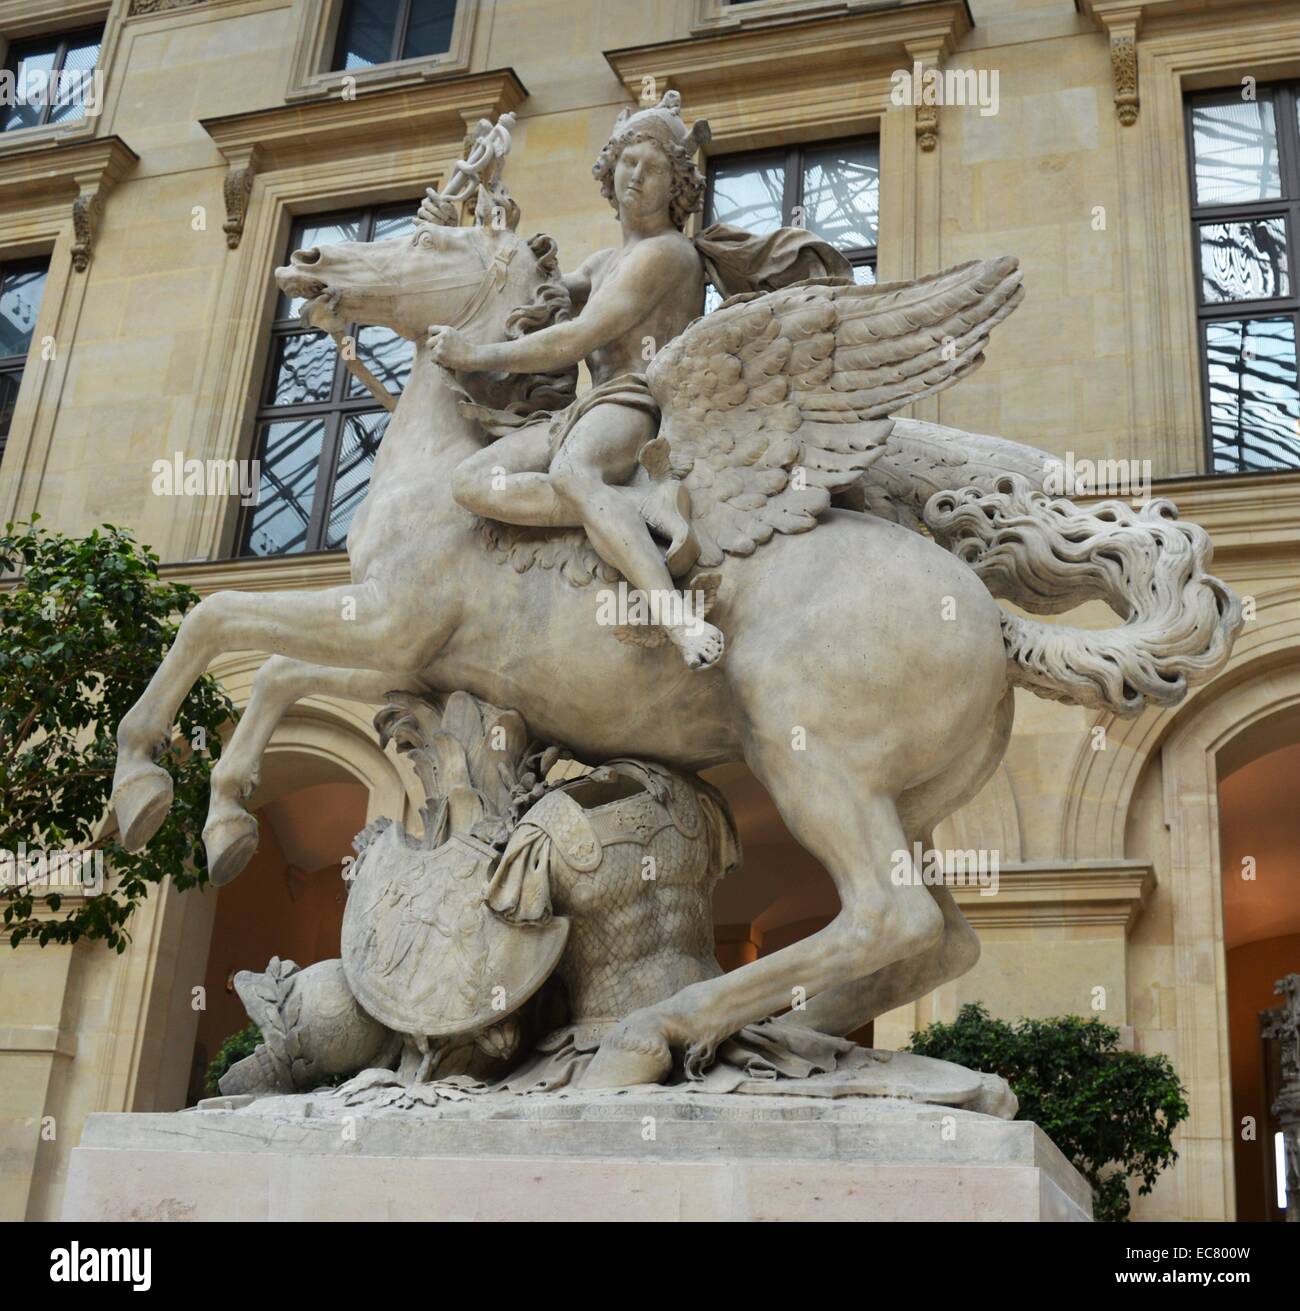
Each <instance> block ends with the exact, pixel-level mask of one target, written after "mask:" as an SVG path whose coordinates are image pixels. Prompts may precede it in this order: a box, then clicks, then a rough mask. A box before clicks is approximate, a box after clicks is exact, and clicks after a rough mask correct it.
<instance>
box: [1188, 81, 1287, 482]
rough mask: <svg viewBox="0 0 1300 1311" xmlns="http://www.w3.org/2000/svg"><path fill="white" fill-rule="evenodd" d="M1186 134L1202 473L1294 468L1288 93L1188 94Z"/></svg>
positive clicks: (1273, 89) (1280, 88) (1272, 89)
mask: <svg viewBox="0 0 1300 1311" xmlns="http://www.w3.org/2000/svg"><path fill="white" fill-rule="evenodd" d="M1187 135H1188V142H1189V149H1190V153H1191V169H1190V172H1191V177H1192V247H1193V252H1194V255H1193V258H1194V259H1195V261H1196V265H1195V273H1196V289H1197V328H1198V333H1199V336H1200V351H1201V389H1202V400H1203V402H1204V406H1205V413H1206V426H1207V429H1208V434H1207V436H1208V443H1209V461H1208V462H1209V467H1210V469H1211V470H1212V471H1213V472H1214V473H1262V472H1270V471H1275V470H1279V469H1295V468H1300V388H1298V387H1297V378H1296V324H1297V318H1298V317H1300V292H1298V291H1297V287H1296V261H1295V256H1296V232H1297V226H1298V225H1300V103H1298V101H1297V95H1296V86H1294V85H1291V86H1273V87H1260V88H1259V89H1258V93H1257V99H1255V100H1243V99H1242V96H1241V93H1240V92H1239V91H1237V92H1230V93H1224V94H1215V95H1207V96H1196V97H1193V98H1191V99H1189V100H1188V105H1187Z"/></svg>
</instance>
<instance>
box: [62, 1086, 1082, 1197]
mask: <svg viewBox="0 0 1300 1311" xmlns="http://www.w3.org/2000/svg"><path fill="white" fill-rule="evenodd" d="M232 1101H233V1102H234V1103H235V1104H236V1109H233V1110H218V1109H201V1110H194V1111H183V1112H179V1113H176V1114H170V1115H133V1114H128V1115H122V1114H102V1115H94V1116H91V1118H90V1120H89V1122H88V1124H87V1126H86V1130H85V1133H84V1135H83V1137H82V1141H81V1145H80V1146H79V1147H78V1148H77V1149H76V1150H75V1151H74V1153H73V1156H72V1164H71V1168H70V1171H69V1176H68V1184H67V1191H66V1194H65V1202H64V1212H63V1215H64V1219H68V1220H153V1219H175V1220H901V1221H920V1222H927V1221H935V1220H1052V1221H1059V1220H1088V1219H1090V1218H1091V1205H1092V1204H1091V1197H1090V1193H1089V1189H1088V1186H1087V1184H1086V1183H1085V1181H1084V1180H1083V1178H1082V1177H1081V1176H1080V1175H1079V1174H1078V1172H1077V1171H1076V1170H1075V1169H1074V1168H1073V1167H1072V1166H1071V1165H1070V1164H1069V1162H1068V1161H1067V1160H1066V1159H1065V1157H1064V1156H1062V1155H1061V1153H1060V1152H1059V1151H1058V1150H1057V1149H1056V1147H1055V1146H1053V1144H1052V1143H1051V1142H1050V1141H1049V1140H1048V1138H1047V1137H1046V1135H1045V1134H1043V1132H1042V1131H1041V1130H1040V1129H1039V1128H1038V1127H1037V1126H1036V1125H1034V1124H1030V1123H1028V1122H1020V1121H1010V1122H1009V1121H1006V1120H1000V1119H996V1118H994V1117H991V1116H986V1115H979V1114H975V1113H972V1112H968V1111H961V1110H955V1109H949V1108H942V1107H929V1106H921V1107H918V1106H915V1105H907V1104H904V1103H900V1102H890V1101H885V1100H882V1099H875V1098H837V1099H825V1098H822V1099H817V1098H801V1097H790V1096H781V1097H765V1096H746V1097H736V1096H718V1095H706V1094H691V1093H658V1094H655V1093H641V1092H640V1091H638V1090H633V1091H631V1092H625V1093H615V1094H607V1095H599V1094H591V1095H588V1096H585V1097H577V1096H574V1095H572V1094H570V1095H569V1096H568V1097H567V1098H561V1097H556V1096H553V1095H541V1096H537V1097H525V1098H519V1099H516V1100H515V1102H514V1103H513V1104H512V1105H511V1106H510V1107H508V1108H505V1107H503V1106H502V1105H501V1103H499V1102H495V1101H493V1102H492V1103H480V1102H478V1101H477V1100H476V1099H471V1100H470V1101H468V1102H458V1103H451V1104H449V1105H448V1106H446V1107H438V1108H437V1109H436V1110H435V1111H433V1112H432V1113H421V1112H418V1111H417V1112H412V1111H402V1112H390V1113H384V1112H374V1111H368V1112H364V1113H361V1114H357V1115H355V1116H354V1115H352V1114H349V1113H347V1112H346V1111H345V1112H344V1113H342V1114H340V1113H337V1112H334V1111H332V1110H327V1109H326V1108H327V1107H328V1102H327V1101H325V1100H324V1099H322V1098H320V1097H315V1098H313V1097H310V1096H308V1097H304V1098H297V1099H295V1098H277V1099H271V1104H270V1105H264V1104H263V1103H262V1102H255V1103H253V1104H252V1105H248V1106H242V1107H239V1106H238V1105H237V1103H238V1101H239V1099H232ZM323 1112H324V1113H323Z"/></svg>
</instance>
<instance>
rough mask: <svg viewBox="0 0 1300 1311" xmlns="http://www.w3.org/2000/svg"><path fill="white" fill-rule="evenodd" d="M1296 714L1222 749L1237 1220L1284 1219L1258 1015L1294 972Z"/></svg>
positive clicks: (1298, 902)
mask: <svg viewBox="0 0 1300 1311" xmlns="http://www.w3.org/2000/svg"><path fill="white" fill-rule="evenodd" d="M1298 782H1300V711H1298V710H1297V709H1296V708H1292V709H1291V710H1288V711H1283V712H1280V713H1278V714H1276V715H1273V716H1271V717H1269V718H1267V719H1264V720H1262V721H1260V722H1258V723H1256V724H1254V725H1252V726H1251V728H1250V729H1248V730H1247V731H1246V732H1244V733H1242V734H1241V736H1240V737H1239V738H1237V739H1235V740H1234V741H1233V743H1232V744H1231V745H1230V747H1229V748H1228V749H1227V750H1226V751H1225V752H1223V753H1222V754H1221V762H1220V771H1219V832H1220V852H1221V868H1222V871H1223V946H1224V953H1225V961H1226V966H1227V1009H1228V1045H1229V1052H1230V1062H1231V1079H1232V1114H1233V1122H1234V1126H1235V1129H1236V1133H1235V1137H1234V1142H1233V1173H1234V1178H1235V1183H1236V1194H1237V1218H1238V1219H1239V1220H1256V1221H1258V1220H1282V1219H1284V1218H1285V1211H1284V1207H1283V1206H1280V1205H1279V1202H1280V1201H1281V1193H1280V1189H1279V1171H1278V1169H1277V1151H1276V1146H1277V1136H1278V1133H1279V1129H1278V1126H1277V1125H1276V1124H1275V1123H1274V1121H1273V1118H1272V1114H1271V1110H1270V1106H1271V1103H1272V1101H1273V1098H1274V1096H1275V1095H1276V1091H1277V1089H1276V1086H1275V1082H1274V1076H1275V1074H1276V1070H1275V1068H1273V1067H1274V1066H1275V1062H1276V1053H1275V1052H1274V1051H1273V1049H1272V1044H1269V1043H1267V1042H1265V1041H1264V1040H1263V1039H1262V1038H1261V1036H1260V1022H1259V1014H1260V1012H1261V1011H1263V1010H1266V1009H1269V1008H1271V1007H1273V1006H1275V1005H1277V1004H1278V1003H1279V1000H1280V999H1279V998H1278V997H1277V996H1275V995H1274V991H1273V985H1274V983H1275V982H1276V981H1277V980H1278V979H1280V978H1282V977H1283V976H1284V975H1286V974H1295V973H1300V806H1297V804H1296V788H1297V783H1298Z"/></svg>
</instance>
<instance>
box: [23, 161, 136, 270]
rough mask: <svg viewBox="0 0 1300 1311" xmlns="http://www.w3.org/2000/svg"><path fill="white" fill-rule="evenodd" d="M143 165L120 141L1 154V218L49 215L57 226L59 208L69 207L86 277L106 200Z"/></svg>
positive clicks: (75, 254)
mask: <svg viewBox="0 0 1300 1311" xmlns="http://www.w3.org/2000/svg"><path fill="white" fill-rule="evenodd" d="M138 163H139V157H138V156H137V155H136V153H135V151H134V150H132V149H131V147H130V146H128V145H127V144H126V142H125V141H123V140H122V139H121V137H96V138H92V139H89V140H83V141H78V142H68V143H65V144H63V145H48V144H47V145H43V146H33V147H32V148H31V149H30V150H16V151H14V152H12V153H10V154H0V214H4V213H5V211H10V212H14V211H17V212H19V213H27V214H31V213H33V212H35V211H38V210H41V211H49V212H50V217H51V221H53V220H54V218H55V216H56V214H57V210H58V208H59V207H60V206H62V205H63V204H67V205H68V206H69V211H70V213H71V217H72V225H73V242H72V264H73V267H74V268H75V269H76V271H77V272H78V273H84V272H85V271H86V269H87V268H88V267H89V265H90V258H91V255H92V253H93V251H94V247H95V238H96V236H97V234H98V229H99V223H100V219H101V218H102V217H103V213H104V201H105V200H106V199H107V197H108V193H109V192H110V191H112V190H113V188H114V187H115V186H116V185H117V184H118V182H120V181H121V180H122V178H123V177H124V176H125V175H126V174H127V173H128V172H130V170H131V169H133V168H134V167H135V166H136V164H138ZM65 221H66V220H65Z"/></svg>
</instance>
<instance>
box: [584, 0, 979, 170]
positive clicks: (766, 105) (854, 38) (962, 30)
mask: <svg viewBox="0 0 1300 1311" xmlns="http://www.w3.org/2000/svg"><path fill="white" fill-rule="evenodd" d="M973 26H974V24H973V22H972V20H971V17H970V11H969V10H968V9H967V7H966V3H965V0H932V3H925V4H917V5H907V6H903V7H900V8H893V9H877V10H869V11H862V12H858V13H853V14H849V15H845V16H837V17H830V18H826V17H818V18H805V19H804V20H803V21H800V22H794V21H792V22H790V23H787V24H782V25H780V26H762V27H747V26H743V25H742V26H740V27H737V28H734V29H727V30H722V31H717V32H710V33H709V34H708V35H706V36H698V37H693V38H689V39H687V40H683V41H665V42H660V43H656V44H654V45H642V46H629V47H626V48H624V49H620V50H610V51H606V53H605V58H606V60H607V61H608V62H609V65H610V67H611V68H612V69H613V70H614V73H615V75H616V76H617V77H618V79H619V80H620V81H621V82H622V83H623V86H624V87H625V88H626V89H627V92H628V94H629V95H630V96H631V98H632V99H633V100H640V99H641V96H642V90H643V88H645V87H646V86H647V85H650V84H651V81H652V82H653V85H654V87H655V88H656V89H657V91H658V93H659V94H662V92H663V91H665V90H670V89H671V90H677V91H680V92H681V95H682V99H683V101H684V102H685V105H686V108H687V110H688V111H689V112H690V114H692V115H697V116H701V115H702V116H706V117H708V118H709V120H710V122H711V123H712V126H713V130H714V134H715V136H719V137H720V138H722V139H723V140H729V139H730V138H733V137H735V136H737V135H739V133H740V128H739V126H738V125H739V124H742V123H744V121H745V120H746V119H747V118H748V119H750V120H752V122H753V124H754V126H755V127H756V128H757V129H758V130H759V131H762V130H764V129H766V128H768V127H769V126H770V127H771V128H773V129H777V130H780V129H781V128H782V125H783V124H789V125H792V130H796V131H797V129H798V128H799V126H800V124H801V122H803V121H804V120H806V121H807V122H808V123H809V124H810V125H816V126H825V125H827V124H831V123H833V122H834V121H835V120H837V119H841V120H843V121H844V122H845V123H846V124H847V123H849V122H851V121H852V119H853V118H855V117H856V118H857V120H858V123H859V127H860V124H861V117H862V114H863V113H864V112H871V113H880V112H882V111H883V110H884V108H886V106H887V93H888V89H889V85H890V81H889V76H890V73H892V72H893V71H894V70H895V69H898V68H906V69H909V70H910V69H911V67H912V64H913V62H914V61H915V60H920V61H922V62H924V63H927V64H934V63H938V62H941V61H942V59H943V58H944V57H945V56H947V55H948V54H950V53H951V52H952V51H953V50H954V49H955V47H956V45H957V42H959V41H960V40H961V39H962V37H963V36H965V35H966V33H968V32H969V31H971V29H972V27H973ZM837 102H838V105H837ZM733 120H735V123H734V124H733ZM769 120H770V123H769ZM751 130H752V129H751ZM786 130H791V129H790V128H787V129H786ZM733 144H734V143H733ZM728 148H731V145H728Z"/></svg>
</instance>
